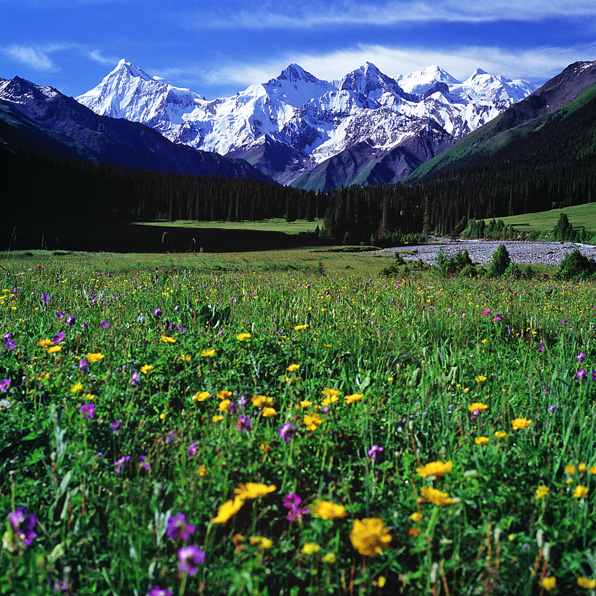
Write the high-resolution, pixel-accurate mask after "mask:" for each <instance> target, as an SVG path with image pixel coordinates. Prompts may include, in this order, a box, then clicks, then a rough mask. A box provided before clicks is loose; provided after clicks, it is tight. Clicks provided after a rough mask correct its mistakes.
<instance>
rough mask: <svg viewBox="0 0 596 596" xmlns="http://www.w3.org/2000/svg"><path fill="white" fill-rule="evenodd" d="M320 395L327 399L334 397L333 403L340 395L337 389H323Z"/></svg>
mask: <svg viewBox="0 0 596 596" xmlns="http://www.w3.org/2000/svg"><path fill="white" fill-rule="evenodd" d="M321 393H322V394H323V395H324V396H325V397H327V398H329V399H332V398H334V397H335V401H337V396H338V395H339V394H340V392H339V391H338V390H337V389H332V388H331V387H325V389H323V391H321ZM333 403H335V402H333Z"/></svg>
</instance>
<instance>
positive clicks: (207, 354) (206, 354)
mask: <svg viewBox="0 0 596 596" xmlns="http://www.w3.org/2000/svg"><path fill="white" fill-rule="evenodd" d="M201 356H203V358H209V357H211V356H215V349H214V348H211V349H210V350H203V351H202V352H201Z"/></svg>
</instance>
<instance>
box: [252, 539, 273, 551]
mask: <svg viewBox="0 0 596 596" xmlns="http://www.w3.org/2000/svg"><path fill="white" fill-rule="evenodd" d="M248 541H249V542H250V543H251V544H252V545H253V546H254V545H256V546H257V548H260V549H261V550H267V549H269V548H273V540H271V538H265V536H251V537H250V538H249V539H248Z"/></svg>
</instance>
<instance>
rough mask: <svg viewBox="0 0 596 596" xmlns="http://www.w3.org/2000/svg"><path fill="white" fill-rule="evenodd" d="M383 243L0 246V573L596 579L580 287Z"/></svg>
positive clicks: (127, 582)
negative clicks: (400, 258)
mask: <svg viewBox="0 0 596 596" xmlns="http://www.w3.org/2000/svg"><path fill="white" fill-rule="evenodd" d="M568 211H569V212H570V211H571V210H568ZM526 217H527V216H526ZM569 217H570V219H571V220H572V221H573V219H572V216H571V214H570V215H569ZM210 225H211V224H210ZM288 225H289V226H291V225H293V224H288ZM391 262H392V259H391V258H389V257H378V256H373V255H364V254H354V253H348V252H339V251H338V252H335V251H330V250H326V249H324V248H319V249H310V250H301V251H298V250H294V251H292V250H288V251H283V252H267V251H263V252H259V253H254V254H249V253H226V254H225V255H215V254H207V253H205V254H198V253H197V254H180V255H175V254H172V255H134V254H128V255H110V254H102V253H97V254H96V253H89V254H85V253H70V254H55V253H51V252H43V251H35V252H29V253H12V254H5V255H3V256H2V257H1V258H0V321H1V328H0V330H1V337H0V516H1V517H2V520H3V524H4V525H3V531H2V533H3V537H2V548H1V550H0V593H1V594H10V595H21V594H23V595H31V594H36V595H37V594H41V595H46V594H47V595H49V594H55V593H63V594H73V595H74V594H76V595H91V594H101V595H106V596H107V595H129V594H130V595H141V596H145V595H149V594H150V595H151V596H168V595H177V596H183V595H196V594H205V595H220V594H221V595H236V594H244V595H268V596H274V595H282V594H283V595H292V596H296V595H300V594H312V595H318V594H321V595H323V594H342V595H344V594H345V595H350V596H352V595H368V594H392V595H394V594H410V595H416V596H417V595H422V594H429V595H435V594H441V595H447V596H448V595H451V596H455V595H458V596H459V595H466V594H470V595H476V594H515V595H534V594H536V595H542V594H544V593H546V592H551V593H553V594H565V595H573V594H594V593H595V590H596V532H595V527H596V517H595V505H596V429H595V425H596V417H595V414H596V412H595V403H596V370H595V369H596V348H595V338H596V310H595V308H596V304H595V302H594V295H595V293H594V286H593V284H592V283H590V282H581V283H568V282H562V281H555V280H554V279H553V278H552V277H551V278H549V277H548V276H543V277H542V278H540V279H522V280H506V279H487V278H485V277H480V278H477V279H470V278H461V277H441V276H439V275H438V274H437V273H436V272H434V271H433V270H430V271H422V272H413V271H411V270H410V271H409V272H408V273H407V274H404V275H397V276H396V277H386V276H385V275H383V274H382V273H381V270H382V269H383V268H386V267H387V265H388V264H389V263H391ZM551 273H552V272H551Z"/></svg>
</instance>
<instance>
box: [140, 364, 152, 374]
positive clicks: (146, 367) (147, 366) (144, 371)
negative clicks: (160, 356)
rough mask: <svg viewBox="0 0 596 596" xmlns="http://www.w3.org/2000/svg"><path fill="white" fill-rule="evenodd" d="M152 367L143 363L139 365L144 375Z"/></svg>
mask: <svg viewBox="0 0 596 596" xmlns="http://www.w3.org/2000/svg"><path fill="white" fill-rule="evenodd" d="M152 368H153V367H152V366H151V365H150V364H144V365H143V366H141V372H142V373H143V374H144V375H146V374H147V373H148V372H149V371H150V370H151V369H152Z"/></svg>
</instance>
